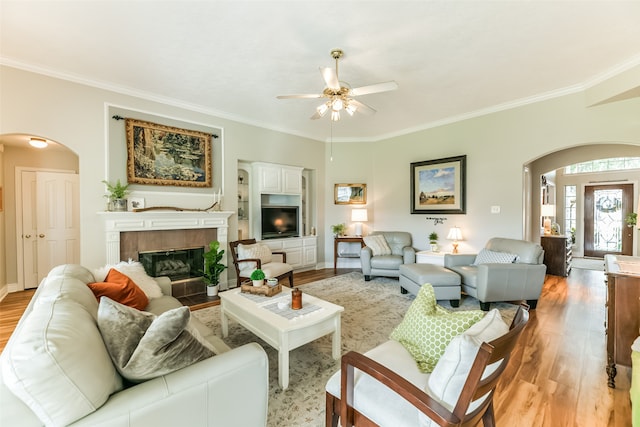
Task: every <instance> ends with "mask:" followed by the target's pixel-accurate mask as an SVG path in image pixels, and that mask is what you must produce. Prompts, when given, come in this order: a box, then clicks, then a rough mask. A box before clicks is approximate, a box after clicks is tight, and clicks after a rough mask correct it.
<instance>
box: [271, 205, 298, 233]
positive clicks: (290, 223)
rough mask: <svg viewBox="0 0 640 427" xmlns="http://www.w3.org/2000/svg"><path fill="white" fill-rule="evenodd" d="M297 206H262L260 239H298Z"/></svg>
mask: <svg viewBox="0 0 640 427" xmlns="http://www.w3.org/2000/svg"><path fill="white" fill-rule="evenodd" d="M299 236H300V232H299V227H298V207H297V206H262V239H263V240H264V239H279V238H283V237H299Z"/></svg>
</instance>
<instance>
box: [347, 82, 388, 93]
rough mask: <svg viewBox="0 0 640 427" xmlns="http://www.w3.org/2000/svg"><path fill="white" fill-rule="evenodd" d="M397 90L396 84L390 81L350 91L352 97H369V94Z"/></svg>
mask: <svg viewBox="0 0 640 427" xmlns="http://www.w3.org/2000/svg"><path fill="white" fill-rule="evenodd" d="M396 89H398V83H396V82H394V81H393V80H391V81H390V82H384V83H377V84H374V85H369V86H361V87H357V88H355V89H351V95H352V96H361V95H369V94H371V93H378V92H387V91H390V90H396Z"/></svg>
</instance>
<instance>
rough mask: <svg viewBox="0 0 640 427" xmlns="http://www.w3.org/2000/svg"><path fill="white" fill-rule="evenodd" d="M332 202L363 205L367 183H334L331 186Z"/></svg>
mask: <svg viewBox="0 0 640 427" xmlns="http://www.w3.org/2000/svg"><path fill="white" fill-rule="evenodd" d="M333 202H334V203H335V204H336V205H365V204H366V203H367V184H336V185H335V186H334V188H333Z"/></svg>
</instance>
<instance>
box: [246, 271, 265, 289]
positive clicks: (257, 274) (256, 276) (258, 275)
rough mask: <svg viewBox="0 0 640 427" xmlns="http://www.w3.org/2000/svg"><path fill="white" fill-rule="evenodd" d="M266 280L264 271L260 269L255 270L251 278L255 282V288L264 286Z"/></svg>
mask: <svg viewBox="0 0 640 427" xmlns="http://www.w3.org/2000/svg"><path fill="white" fill-rule="evenodd" d="M264 278H265V275H264V271H262V270H260V269H259V268H256V269H255V270H253V272H252V273H251V277H250V279H251V280H253V286H262V284H263V283H264Z"/></svg>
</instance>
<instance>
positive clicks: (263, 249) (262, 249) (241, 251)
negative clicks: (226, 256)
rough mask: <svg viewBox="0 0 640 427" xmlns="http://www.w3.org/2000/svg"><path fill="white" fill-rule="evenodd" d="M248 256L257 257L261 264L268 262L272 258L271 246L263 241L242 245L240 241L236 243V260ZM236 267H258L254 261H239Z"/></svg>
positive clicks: (248, 257) (241, 268) (242, 268)
mask: <svg viewBox="0 0 640 427" xmlns="http://www.w3.org/2000/svg"><path fill="white" fill-rule="evenodd" d="M250 258H253V259H256V258H258V259H260V262H261V263H262V264H266V263H269V262H271V259H272V257H271V248H269V246H267V245H265V244H263V243H253V244H251V245H243V244H242V243H240V244H239V245H238V260H242V259H250ZM238 268H240V270H244V269H245V268H251V269H252V270H255V269H256V268H258V267H257V265H256V263H255V262H241V263H239V264H238Z"/></svg>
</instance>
